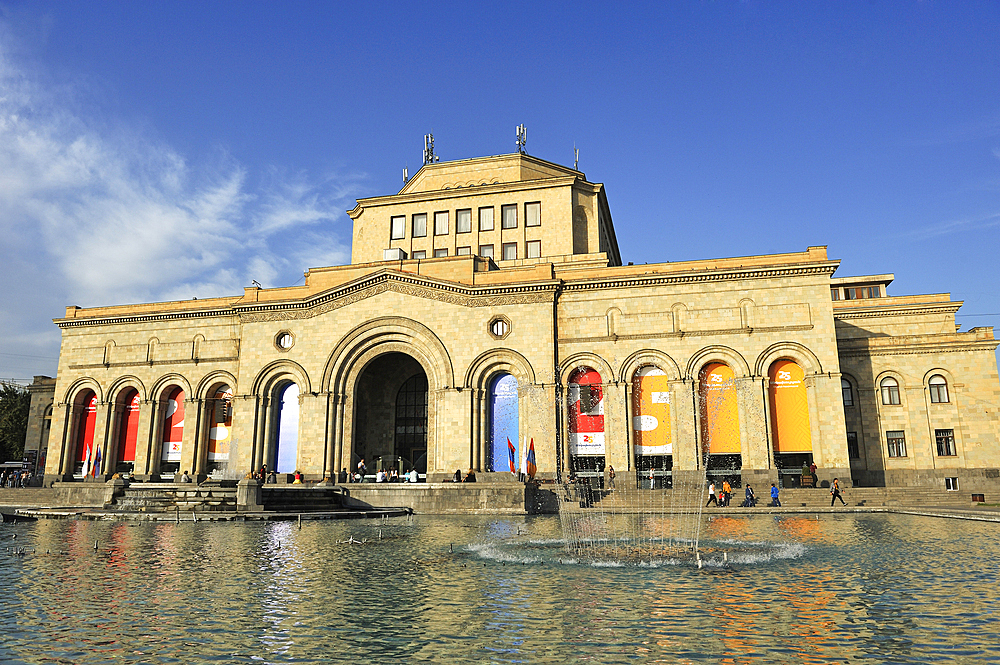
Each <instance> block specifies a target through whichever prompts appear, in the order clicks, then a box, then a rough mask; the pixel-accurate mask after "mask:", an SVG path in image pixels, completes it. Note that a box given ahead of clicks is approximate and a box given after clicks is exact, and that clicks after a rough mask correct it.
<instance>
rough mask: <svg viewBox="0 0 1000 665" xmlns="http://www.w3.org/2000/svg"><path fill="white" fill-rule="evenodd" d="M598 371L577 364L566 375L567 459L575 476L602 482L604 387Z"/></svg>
mask: <svg viewBox="0 0 1000 665" xmlns="http://www.w3.org/2000/svg"><path fill="white" fill-rule="evenodd" d="M601 383H602V381H601V375H600V373H598V372H597V370H595V369H592V368H590V367H581V368H579V369H576V370H574V371H573V373H572V374H570V376H569V385H568V388H569V391H568V393H569V460H570V467H569V468H570V470H571V471H573V473H575V474H576V476H577V477H578V478H594V480H592V481H591V483H592V484H593V486H600V485H601V484H602V483H603V482H604V455H605V448H604V389H603V387H602V386H601Z"/></svg>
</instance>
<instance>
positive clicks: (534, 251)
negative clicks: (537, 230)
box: [525, 240, 542, 259]
mask: <svg viewBox="0 0 1000 665" xmlns="http://www.w3.org/2000/svg"><path fill="white" fill-rule="evenodd" d="M525 249H527V250H528V258H529V259H538V258H541V256H542V241H541V240H529V241H528V244H527V247H525Z"/></svg>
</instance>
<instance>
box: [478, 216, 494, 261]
mask: <svg viewBox="0 0 1000 665" xmlns="http://www.w3.org/2000/svg"><path fill="white" fill-rule="evenodd" d="M479 230H480V231H492V230H493V206H490V207H489V208H480V209H479ZM480 256H483V255H482V254H481V255H480Z"/></svg>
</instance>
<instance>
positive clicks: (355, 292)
mask: <svg viewBox="0 0 1000 665" xmlns="http://www.w3.org/2000/svg"><path fill="white" fill-rule="evenodd" d="M559 284H560V282H559V281H558V280H546V281H542V282H525V283H519V284H514V285H501V286H465V285H462V284H456V283H454V282H445V281H440V280H435V279H431V278H427V277H420V276H416V275H407V274H403V273H398V272H394V271H390V270H381V271H379V272H377V273H375V274H373V275H366V276H365V277H362V278H360V279H358V280H355V281H354V282H350V283H348V284H345V285H343V286H339V287H335V288H333V289H330V290H329V291H326V292H323V293H320V294H317V295H314V296H312V297H309V298H305V299H303V300H297V301H284V302H273V303H244V304H235V305H232V306H230V307H228V308H226V309H212V310H195V311H187V312H165V313H160V314H153V313H151V314H139V315H135V316H127V315H125V316H113V317H88V318H83V319H61V320H56V324H57V325H58V326H59V327H60V328H72V327H80V326H99V325H100V326H106V325H115V324H134V323H145V322H150V321H152V322H155V321H173V320H178V319H194V318H205V317H219V316H225V317H229V318H237V319H238V320H239V322H241V323H253V322H257V321H281V320H286V319H308V318H312V317H314V316H319V315H320V314H324V313H326V312H329V311H332V310H335V309H340V308H341V307H345V306H347V305H350V304H353V303H356V302H359V301H361V300H365V299H366V298H370V297H372V296H375V295H378V294H380V293H385V292H387V291H392V292H395V293H403V294H406V295H411V296H415V297H418V298H426V299H429V300H436V301H439V302H446V303H450V304H453V305H460V306H463V307H495V306H500V305H522V304H530V303H541V302H552V300H553V299H554V298H555V292H556V290H557V289H558V288H559Z"/></svg>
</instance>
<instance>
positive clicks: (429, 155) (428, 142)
mask: <svg viewBox="0 0 1000 665" xmlns="http://www.w3.org/2000/svg"><path fill="white" fill-rule="evenodd" d="M436 161H438V156H437V155H435V154H434V135H433V134H424V166H427V165H428V164H433V163H434V162H436Z"/></svg>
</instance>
